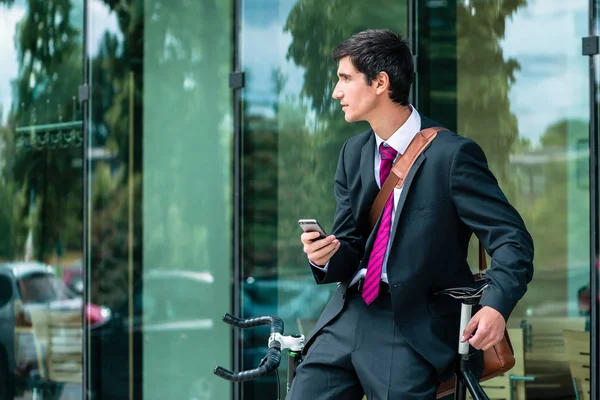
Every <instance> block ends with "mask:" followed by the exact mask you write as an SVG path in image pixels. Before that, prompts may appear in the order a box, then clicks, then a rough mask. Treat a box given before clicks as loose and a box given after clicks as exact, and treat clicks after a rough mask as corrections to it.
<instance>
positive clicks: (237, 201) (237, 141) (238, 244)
mask: <svg viewBox="0 0 600 400" xmlns="http://www.w3.org/2000/svg"><path fill="white" fill-rule="evenodd" d="M233 2H234V4H233V30H232V31H233V32H232V33H233V35H232V36H233V37H232V40H233V60H232V61H233V70H234V71H236V72H237V71H240V70H241V68H242V65H241V56H240V52H241V43H240V42H241V41H240V34H241V27H240V25H241V18H242V0H233ZM242 90H243V87H241V88H236V89H233V104H232V106H233V263H232V264H233V279H232V282H233V283H232V288H231V289H232V308H233V310H232V311H233V315H236V316H241V306H242V305H241V291H242V284H241V280H242V215H243V213H242V206H243V205H242V189H243V188H242V120H241V119H242ZM232 344H233V346H232V347H233V368H234V371H240V370H241V365H242V353H243V349H242V333H241V330H240V329H234V330H233V336H232ZM232 395H233V399H234V400H241V399H242V391H241V384H240V383H239V382H235V383H233V393H232Z"/></svg>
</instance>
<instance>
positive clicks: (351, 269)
mask: <svg viewBox="0 0 600 400" xmlns="http://www.w3.org/2000/svg"><path fill="white" fill-rule="evenodd" d="M347 144H348V141H346V142H345V143H344V145H343V146H342V149H341V151H340V157H339V160H338V165H337V169H336V173H335V186H334V195H335V201H336V209H335V216H334V220H333V229H332V235H334V236H335V237H336V238H337V239H338V240H339V241H340V248H339V249H338V251H337V252H336V253H335V254H334V255H333V257H331V259H330V260H329V262H328V263H327V267H326V269H325V270H323V269H321V268H318V267H314V266H312V265H311V268H312V271H313V274H314V276H315V280H316V281H317V283H332V282H344V281H346V280H349V279H350V278H352V275H353V274H354V273H355V272H356V270H357V268H358V265H359V263H360V260H361V259H362V257H363V253H364V240H363V237H362V235H361V234H360V232H359V230H358V229H357V227H356V221H355V220H354V215H353V214H352V208H351V205H350V198H349V191H348V180H347V177H346V168H345V165H344V155H345V151H346V147H347ZM309 265H310V263H309Z"/></svg>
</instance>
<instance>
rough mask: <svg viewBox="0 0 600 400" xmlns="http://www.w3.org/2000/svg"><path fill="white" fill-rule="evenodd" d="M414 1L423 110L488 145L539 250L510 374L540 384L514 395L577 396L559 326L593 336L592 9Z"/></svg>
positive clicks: (518, 314) (516, 323)
mask: <svg viewBox="0 0 600 400" xmlns="http://www.w3.org/2000/svg"><path fill="white" fill-rule="evenodd" d="M417 4H418V15H419V21H418V26H419V30H418V32H417V38H418V51H419V65H418V74H419V78H418V82H419V84H418V98H419V101H418V104H417V106H418V108H419V110H420V111H421V112H423V113H425V114H427V115H429V116H430V117H431V118H433V119H435V120H438V121H440V122H441V123H444V124H446V125H447V126H448V127H449V128H450V129H452V130H456V131H457V132H458V133H460V134H462V135H464V136H467V137H470V138H472V139H474V140H475V141H477V142H478V143H479V144H480V145H481V146H482V147H483V149H484V151H485V152H486V155H487V157H488V162H489V165H490V168H491V169H492V171H493V172H494V173H495V175H496V177H497V178H498V180H499V183H500V186H501V187H502V189H503V190H504V192H505V194H506V196H507V197H508V199H509V200H510V202H511V203H512V204H513V205H514V206H515V207H516V208H517V209H518V210H519V212H520V213H521V215H522V216H523V219H524V220H525V223H526V225H527V227H528V229H529V230H530V232H531V234H532V236H533V239H534V242H535V275H534V278H533V282H532V283H531V285H530V286H529V291H528V292H527V294H526V295H525V297H524V298H523V299H522V300H521V302H520V303H519V304H518V305H517V307H516V309H515V310H514V312H513V313H512V316H511V318H510V319H509V321H508V327H509V328H522V331H521V332H519V331H517V333H515V334H516V335H521V334H523V335H524V345H523V346H520V347H519V348H517V349H516V351H517V354H516V355H517V362H519V363H520V365H521V366H522V365H524V366H525V367H524V369H521V370H520V371H519V372H516V371H517V370H514V371H513V373H514V374H517V375H519V374H525V375H531V376H535V377H536V380H535V381H534V382H527V383H523V382H519V383H517V384H516V389H515V390H516V391H518V392H519V394H516V395H521V396H522V392H523V391H524V390H525V388H526V390H527V398H536V399H558V398H574V392H573V383H572V380H571V370H570V361H573V360H572V354H571V352H570V350H569V346H566V347H565V344H564V343H565V342H564V339H563V330H564V329H567V330H575V331H580V332H584V333H583V335H585V334H586V333H585V331H586V330H588V329H589V300H590V297H589V265H590V263H589V187H588V179H589V169H588V166H587V162H588V123H589V104H588V98H589V96H588V79H589V78H588V69H587V63H588V59H587V58H586V57H582V56H581V38H582V37H583V36H587V29H588V28H587V27H588V24H587V18H588V1H587V0H574V1H569V2H561V1H540V0H528V1H512V2H508V1H504V2H497V1H484V0H464V1H428V0H427V1H426V0H420V1H418V2H417ZM473 244H475V243H473ZM473 250H475V247H473ZM471 254H472V256H471V261H472V262H476V261H475V260H476V258H475V257H476V254H477V252H476V251H472V252H471ZM472 265H473V263H472ZM587 335H589V332H588V333H587ZM519 342H520V341H519ZM588 343H589V341H588ZM587 362H588V365H589V357H588V358H587ZM571 365H572V363H571ZM520 398H523V397H520Z"/></svg>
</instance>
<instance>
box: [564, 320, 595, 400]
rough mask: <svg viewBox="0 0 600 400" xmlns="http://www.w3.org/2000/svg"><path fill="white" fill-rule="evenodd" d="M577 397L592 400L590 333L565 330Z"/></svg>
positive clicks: (567, 354) (567, 352) (567, 351)
mask: <svg viewBox="0 0 600 400" xmlns="http://www.w3.org/2000/svg"><path fill="white" fill-rule="evenodd" d="M563 336H564V340H565V350H566V351H565V354H566V356H567V360H568V361H569V367H570V369H571V376H572V377H573V387H574V390H575V395H576V398H577V399H578V400H579V399H581V400H590V333H589V332H583V331H570V330H565V331H563Z"/></svg>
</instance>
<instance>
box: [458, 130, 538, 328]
mask: <svg viewBox="0 0 600 400" xmlns="http://www.w3.org/2000/svg"><path fill="white" fill-rule="evenodd" d="M450 193H451V195H452V199H453V201H454V204H455V206H456V210H457V211H458V215H459V217H460V219H461V220H462V221H463V222H464V223H465V224H466V225H467V226H468V227H469V228H470V229H471V230H472V231H473V232H474V233H475V235H476V236H477V237H478V238H479V240H481V242H482V244H483V246H484V247H485V249H486V250H487V252H488V254H490V256H491V257H492V262H491V268H490V269H489V270H488V271H487V272H486V276H487V277H488V279H489V280H490V286H489V287H488V288H487V289H486V291H485V293H484V295H483V297H482V299H481V302H480V304H481V305H483V306H490V307H492V308H494V309H495V310H497V311H499V312H500V313H501V314H502V316H503V317H504V319H506V320H507V319H508V317H509V315H510V313H511V312H512V310H513V309H514V307H515V305H516V304H517V302H518V301H519V300H520V299H521V297H523V295H524V294H525V292H526V291H527V284H528V283H529V282H530V281H531V279H532V277H533V240H532V238H531V235H530V234H529V232H527V229H526V227H525V223H524V222H523V220H522V219H521V216H520V215H519V213H518V212H517V211H516V210H515V209H514V207H512V205H511V204H510V203H509V202H508V200H507V199H506V197H505V196H504V193H503V192H502V190H501V189H500V187H499V186H498V182H497V180H496V178H495V177H494V175H493V174H492V173H491V172H490V170H489V169H488V166H487V160H486V157H485V155H484V153H483V150H482V149H481V148H480V147H479V146H478V145H477V144H476V143H475V142H473V141H472V140H469V139H463V142H462V143H461V144H460V145H459V146H458V147H457V149H456V150H455V153H454V157H453V160H452V166H451V170H450Z"/></svg>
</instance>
